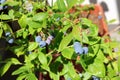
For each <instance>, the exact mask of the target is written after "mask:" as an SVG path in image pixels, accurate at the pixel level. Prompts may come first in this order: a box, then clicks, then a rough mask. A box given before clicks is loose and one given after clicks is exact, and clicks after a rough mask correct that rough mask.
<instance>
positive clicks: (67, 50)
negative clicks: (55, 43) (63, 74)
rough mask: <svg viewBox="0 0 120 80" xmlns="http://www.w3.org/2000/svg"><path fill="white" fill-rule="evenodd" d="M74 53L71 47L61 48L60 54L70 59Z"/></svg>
mask: <svg viewBox="0 0 120 80" xmlns="http://www.w3.org/2000/svg"><path fill="white" fill-rule="evenodd" d="M73 54H74V49H73V48H70V47H68V48H65V49H63V50H62V55H63V56H64V57H65V58H68V59H71V58H72V56H73Z"/></svg>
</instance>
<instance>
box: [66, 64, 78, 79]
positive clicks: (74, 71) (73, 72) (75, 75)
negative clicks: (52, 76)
mask: <svg viewBox="0 0 120 80" xmlns="http://www.w3.org/2000/svg"><path fill="white" fill-rule="evenodd" d="M67 66H68V68H69V72H68V74H69V75H70V76H71V77H72V78H73V79H75V78H76V77H77V75H78V74H77V73H76V70H75V69H74V66H73V64H72V63H71V62H69V63H68V65H67Z"/></svg>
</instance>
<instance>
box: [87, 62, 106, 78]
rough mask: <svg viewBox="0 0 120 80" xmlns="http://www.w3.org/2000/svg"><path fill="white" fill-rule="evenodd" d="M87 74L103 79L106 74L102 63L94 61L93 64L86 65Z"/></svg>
mask: <svg viewBox="0 0 120 80" xmlns="http://www.w3.org/2000/svg"><path fill="white" fill-rule="evenodd" d="M88 72H89V73H90V74H93V75H96V76H98V77H104V76H105V74H106V71H105V66H104V64H103V62H101V61H99V60H95V61H94V63H92V64H90V65H88Z"/></svg>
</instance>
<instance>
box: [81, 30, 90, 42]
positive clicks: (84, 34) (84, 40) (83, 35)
mask: <svg viewBox="0 0 120 80" xmlns="http://www.w3.org/2000/svg"><path fill="white" fill-rule="evenodd" d="M82 41H83V42H84V43H89V39H88V36H87V34H86V33H85V32H82Z"/></svg>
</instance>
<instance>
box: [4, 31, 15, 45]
mask: <svg viewBox="0 0 120 80" xmlns="http://www.w3.org/2000/svg"><path fill="white" fill-rule="evenodd" d="M5 36H6V37H7V39H6V40H7V42H8V43H9V44H12V43H13V42H14V38H13V37H12V35H11V33H10V32H6V33H5Z"/></svg>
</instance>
